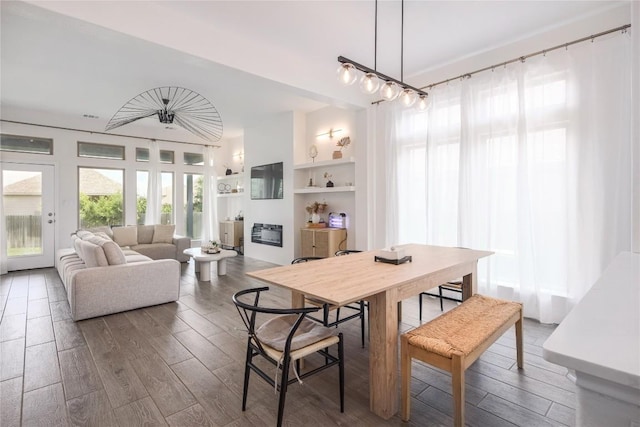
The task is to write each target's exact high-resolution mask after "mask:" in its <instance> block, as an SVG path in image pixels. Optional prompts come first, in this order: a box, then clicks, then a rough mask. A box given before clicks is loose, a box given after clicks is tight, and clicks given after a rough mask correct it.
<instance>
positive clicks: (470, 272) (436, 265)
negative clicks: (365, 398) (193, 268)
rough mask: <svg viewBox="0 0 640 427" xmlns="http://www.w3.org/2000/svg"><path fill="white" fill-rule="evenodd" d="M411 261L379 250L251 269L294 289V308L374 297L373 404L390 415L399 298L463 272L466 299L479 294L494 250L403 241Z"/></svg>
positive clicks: (395, 377) (395, 403)
mask: <svg viewBox="0 0 640 427" xmlns="http://www.w3.org/2000/svg"><path fill="white" fill-rule="evenodd" d="M399 247H401V248H403V249H404V251H405V253H406V255H410V256H411V258H412V260H411V262H405V263H403V264H399V265H395V264H387V263H383V262H379V261H378V262H376V261H375V260H374V257H375V256H376V255H377V254H378V252H379V251H367V252H360V253H354V254H350V255H348V256H339V257H331V258H325V259H321V260H317V261H313V262H307V263H300V264H292V265H286V266H282V267H274V268H268V269H265V270H259V271H253V272H249V273H247V275H248V276H250V277H253V278H255V279H258V280H260V281H262V282H266V283H269V284H273V285H277V286H280V287H283V288H286V289H288V290H290V291H291V302H292V306H293V307H303V306H304V299H305V296H307V297H313V298H316V299H320V300H323V301H326V302H328V303H330V304H334V305H338V306H343V305H345V304H348V303H351V302H354V301H360V300H367V301H368V302H369V406H370V409H371V411H372V412H373V413H375V414H376V415H378V416H380V417H382V418H384V419H389V418H391V417H392V416H394V415H395V414H396V413H397V412H398V304H397V303H398V302H400V301H402V300H403V299H406V298H409V297H411V296H415V295H418V294H419V293H420V292H423V291H426V290H428V289H431V288H433V287H435V286H438V285H440V284H442V283H445V282H447V281H449V280H454V279H459V278H460V277H462V298H463V300H465V299H467V298H469V297H470V296H471V295H472V294H474V293H476V287H477V277H476V276H477V271H478V267H477V266H478V260H479V259H480V258H483V257H486V256H489V255H491V254H492V252H487V251H479V250H472V249H463V248H452V247H443V246H429V245H419V244H410V245H403V246H399Z"/></svg>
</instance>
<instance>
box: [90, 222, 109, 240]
mask: <svg viewBox="0 0 640 427" xmlns="http://www.w3.org/2000/svg"><path fill="white" fill-rule="evenodd" d="M87 230H89V231H91V232H93V233H95V234H97V233H98V232H102V233H104V234H106V235H107V237H108V238H109V239H111V240H113V232H112V231H111V227H109V226H108V225H103V226H100V227H91V228H88V229H87Z"/></svg>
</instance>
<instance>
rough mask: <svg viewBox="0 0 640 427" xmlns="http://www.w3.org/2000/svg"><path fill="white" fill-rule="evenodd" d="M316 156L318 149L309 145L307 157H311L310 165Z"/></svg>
mask: <svg viewBox="0 0 640 427" xmlns="http://www.w3.org/2000/svg"><path fill="white" fill-rule="evenodd" d="M317 156H318V147H316V146H315V145H314V144H311V147H309V157H311V162H312V163H313V162H315V161H316V157H317Z"/></svg>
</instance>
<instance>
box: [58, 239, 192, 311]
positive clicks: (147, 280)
mask: <svg viewBox="0 0 640 427" xmlns="http://www.w3.org/2000/svg"><path fill="white" fill-rule="evenodd" d="M150 227H153V226H150ZM124 232H125V231H124V230H121V231H120V233H124ZM129 232H130V231H129ZM118 234H119V232H116V233H115V235H114V239H115V237H117V236H118ZM120 237H122V236H120ZM129 237H131V236H129ZM72 241H73V248H69V249H60V250H58V252H57V255H56V268H57V270H58V274H59V275H60V278H61V279H62V282H63V284H64V286H65V289H66V291H67V298H68V300H69V305H70V307H71V317H72V318H73V319H74V320H82V319H88V318H91V317H96V316H103V315H106V314H112V313H118V312H121V311H127V310H133V309H136V308H140V307H147V306H151V305H157V304H163V303H167V302H171V301H176V300H177V299H178V298H179V296H180V262H178V261H177V260H176V259H175V257H176V256H177V251H178V247H177V246H176V245H171V246H172V248H170V247H169V244H168V243H164V244H159V243H158V242H156V243H155V244H154V243H138V244H136V245H131V246H129V247H121V246H120V245H119V244H117V242H116V240H112V239H111V238H110V236H109V235H108V234H106V233H105V232H95V233H94V232H91V231H87V230H79V231H77V232H76V233H74V235H72ZM129 243H132V241H131V240H130V241H129ZM158 244H159V246H154V245H158ZM143 245H147V246H143ZM132 247H139V248H142V251H147V253H151V254H152V255H153V256H158V257H159V256H162V255H167V256H168V255H171V256H172V258H174V259H155V260H154V259H152V258H151V257H150V256H147V255H143V254H142V253H141V252H142V251H140V252H139V251H137V250H133V249H132ZM180 254H182V250H180Z"/></svg>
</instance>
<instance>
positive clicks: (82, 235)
mask: <svg viewBox="0 0 640 427" xmlns="http://www.w3.org/2000/svg"><path fill="white" fill-rule="evenodd" d="M75 234H76V236H78V237H79V238H81V239H83V240H84V239H86V238H87V237H91V236H93V233H92V232H91V231H89V230H78V231H76V233H75Z"/></svg>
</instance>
